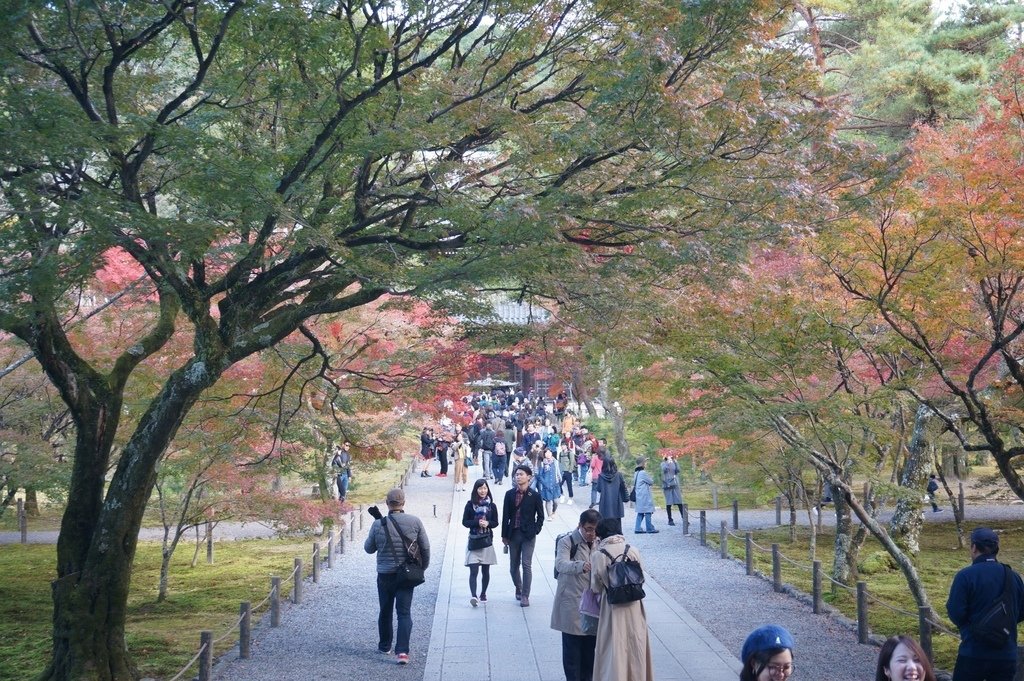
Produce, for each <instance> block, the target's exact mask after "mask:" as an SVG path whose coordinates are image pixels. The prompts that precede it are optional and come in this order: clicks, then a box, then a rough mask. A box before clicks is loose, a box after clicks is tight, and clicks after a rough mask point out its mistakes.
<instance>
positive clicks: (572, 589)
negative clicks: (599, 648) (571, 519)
mask: <svg viewBox="0 0 1024 681" xmlns="http://www.w3.org/2000/svg"><path fill="white" fill-rule="evenodd" d="M573 544H576V545H577V546H578V548H577V549H576V557H575V558H574V559H572V560H570V559H569V555H570V554H571V552H572V545H573ZM595 548H596V547H595ZM590 551H591V547H590V546H588V545H587V542H585V541H583V535H581V534H580V529H579V528H578V527H577V528H576V529H575V530H573V531H572V534H571V535H566V536H564V537H562V538H561V539H559V540H558V543H557V544H556V545H555V568H556V569H557V570H558V587H557V588H556V589H555V604H554V607H552V608H551V628H552V629H554V630H555V631H561V632H563V633H566V634H572V635H574V636H583V629H582V628H581V627H580V596H581V595H582V594H583V589H584V587H587V586H590V573H589V572H584V571H583V566H584V565H585V564H586V563H587V561H589V560H590Z"/></svg>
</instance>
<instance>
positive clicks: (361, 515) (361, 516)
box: [359, 504, 363, 530]
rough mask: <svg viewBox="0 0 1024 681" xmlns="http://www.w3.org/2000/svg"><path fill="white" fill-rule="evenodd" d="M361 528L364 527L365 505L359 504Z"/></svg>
mask: <svg viewBox="0 0 1024 681" xmlns="http://www.w3.org/2000/svg"><path fill="white" fill-rule="evenodd" d="M359 529H360V530H362V529H363V505H362V504H359Z"/></svg>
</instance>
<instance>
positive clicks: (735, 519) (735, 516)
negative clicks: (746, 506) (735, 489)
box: [732, 499, 740, 530]
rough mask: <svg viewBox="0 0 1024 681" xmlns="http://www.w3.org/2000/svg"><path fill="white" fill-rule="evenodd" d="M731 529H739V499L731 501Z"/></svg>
mask: <svg viewBox="0 0 1024 681" xmlns="http://www.w3.org/2000/svg"><path fill="white" fill-rule="evenodd" d="M732 529H734V530H738V529H740V501H739V499H733V500H732Z"/></svg>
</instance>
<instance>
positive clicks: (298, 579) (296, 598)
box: [292, 558, 302, 605]
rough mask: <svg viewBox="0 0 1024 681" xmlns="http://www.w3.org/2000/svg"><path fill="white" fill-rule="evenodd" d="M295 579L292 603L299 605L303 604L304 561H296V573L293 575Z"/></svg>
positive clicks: (298, 559)
mask: <svg viewBox="0 0 1024 681" xmlns="http://www.w3.org/2000/svg"><path fill="white" fill-rule="evenodd" d="M293 576H294V578H295V586H294V588H293V589H292V603H294V604H295V605H298V604H299V603H301V602H302V559H301V558H296V559H295V572H294V573H293Z"/></svg>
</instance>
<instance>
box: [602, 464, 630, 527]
mask: <svg viewBox="0 0 1024 681" xmlns="http://www.w3.org/2000/svg"><path fill="white" fill-rule="evenodd" d="M594 484H595V485H597V491H598V492H599V493H600V494H601V501H600V503H599V505H598V510H599V511H600V512H601V517H602V518H622V517H623V516H625V515H626V502H627V501H628V500H629V493H628V492H627V491H626V481H625V480H623V479H622V473H619V472H618V471H615V472H614V473H609V472H608V471H607V470H603V471H601V475H599V476H597V482H595V483H594Z"/></svg>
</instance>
